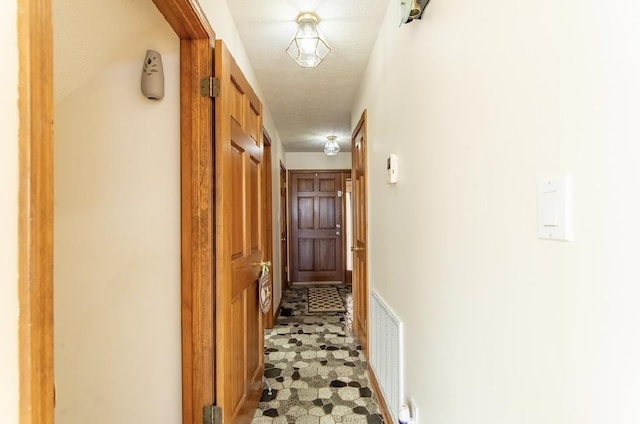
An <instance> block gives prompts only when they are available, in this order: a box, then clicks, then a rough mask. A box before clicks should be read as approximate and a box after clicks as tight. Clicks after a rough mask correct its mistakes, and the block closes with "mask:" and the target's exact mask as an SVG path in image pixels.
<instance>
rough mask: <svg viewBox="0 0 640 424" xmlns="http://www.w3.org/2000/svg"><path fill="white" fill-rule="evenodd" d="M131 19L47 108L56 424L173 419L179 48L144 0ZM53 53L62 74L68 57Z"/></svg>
mask: <svg viewBox="0 0 640 424" xmlns="http://www.w3.org/2000/svg"><path fill="white" fill-rule="evenodd" d="M123 4H124V3H123V2H108V3H105V4H103V5H102V6H101V7H99V8H98V7H96V8H95V11H94V12H93V13H94V14H92V15H88V16H82V17H81V18H82V19H89V20H91V19H100V16H102V15H103V12H104V13H105V14H114V15H117V14H118V10H117V8H118V7H124V6H123ZM54 6H55V4H54ZM113 8H116V9H115V10H114V9H113ZM103 9H108V10H103ZM55 12H56V13H55V16H56V18H60V16H61V14H64V13H71V12H70V11H69V10H60V9H57V10H56V11H55ZM131 19H132V16H128V17H127V21H126V22H131ZM136 19H137V20H138V21H139V22H140V28H141V29H140V31H139V32H137V33H136V34H135V35H134V36H132V37H130V38H129V39H127V40H125V42H123V43H120V44H119V45H115V46H113V47H114V48H113V49H111V50H109V51H103V52H101V53H102V54H101V55H97V56H100V60H101V62H102V65H101V66H100V67H98V68H95V69H93V71H92V72H91V73H90V75H89V76H87V77H86V78H85V79H84V80H83V81H80V83H79V85H78V86H77V87H75V88H74V89H73V90H71V91H69V93H68V94H66V96H64V97H63V98H62V100H61V101H59V102H58V103H57V104H56V105H55V128H54V130H55V220H54V223H55V227H54V228H55V250H54V266H55V272H54V284H55V286H54V287H55V373H56V384H57V386H56V395H57V407H56V411H55V412H56V422H57V423H59V424H64V423H71V424H75V423H88V422H91V423H95V424H100V423H105V424H106V423H121V424H127V423H129V424H133V423H143V422H144V423H146V422H150V423H151V422H153V423H167V424H169V423H171V424H175V423H179V422H181V359H180V343H181V341H180V148H179V143H180V128H179V113H180V111H179V40H178V38H177V36H176V35H175V34H174V33H173V31H172V30H171V28H170V27H169V26H168V24H167V23H166V22H165V21H164V20H163V18H162V17H161V15H160V14H159V12H158V11H157V10H156V9H155V8H154V7H153V5H152V4H151V3H149V4H148V6H147V10H146V12H145V13H141V14H139V15H137V17H136ZM123 22H124V21H123ZM150 23H152V25H151V27H149V25H150ZM54 24H55V22H54ZM57 28H58V29H60V28H61V27H60V26H58V27H57ZM143 28H144V30H143ZM108 30H109V31H118V30H119V28H118V24H117V22H115V21H112V22H111V26H110V27H109V28H108ZM81 36H82V37H86V41H87V42H91V39H92V37H101V36H103V34H102V33H101V32H97V33H95V34H94V33H91V32H87V33H85V34H81ZM98 45H100V44H99V43H98V44H96V46H98ZM55 48H56V52H55V53H56V54H55V59H56V64H58V65H60V66H62V63H61V62H63V61H64V60H65V57H68V55H72V54H73V52H69V51H65V50H64V49H65V45H60V44H57V45H56V46H55ZM148 48H153V49H155V50H158V51H159V52H160V53H161V54H162V59H163V63H164V71H165V98H164V99H163V100H162V101H158V102H157V101H151V100H147V99H146V98H144V97H143V96H142V94H141V93H140V74H141V69H142V62H143V59H144V55H145V51H146V49H148ZM87 66H93V64H87ZM57 69H60V68H57ZM85 73H86V72H83V73H82V74H85ZM57 76H58V74H56V77H57Z"/></svg>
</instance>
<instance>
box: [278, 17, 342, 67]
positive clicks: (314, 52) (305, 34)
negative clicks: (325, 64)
mask: <svg viewBox="0 0 640 424" xmlns="http://www.w3.org/2000/svg"><path fill="white" fill-rule="evenodd" d="M330 51H331V48H330V47H329V45H328V44H327V42H326V41H325V40H324V39H323V37H322V36H321V35H320V32H319V31H318V18H317V17H316V15H314V14H313V13H303V14H301V15H300V16H298V30H297V31H296V34H295V35H294V36H293V39H292V40H291V42H290V43H289V47H287V54H288V55H289V57H291V59H293V60H295V61H296V63H297V64H298V65H300V66H302V67H303V68H314V67H316V66H318V65H319V64H320V62H322V61H323V60H324V58H325V57H327V55H328V54H329V52H330Z"/></svg>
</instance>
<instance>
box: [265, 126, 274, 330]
mask: <svg viewBox="0 0 640 424" xmlns="http://www.w3.org/2000/svg"><path fill="white" fill-rule="evenodd" d="M262 139H263V140H264V151H263V154H264V156H263V159H262V163H263V164H264V193H265V196H266V198H265V201H264V203H263V204H264V223H265V234H264V237H265V241H266V244H265V252H264V258H265V261H269V262H271V273H270V275H269V279H270V280H271V281H270V283H271V307H270V308H269V312H267V314H266V315H265V316H264V321H263V328H265V329H267V328H273V323H274V319H273V310H274V307H273V284H274V280H273V276H274V270H275V265H274V262H273V241H274V240H273V181H272V180H273V175H272V172H271V171H272V167H271V160H272V158H271V137H269V134H268V133H267V130H266V129H264V128H263V129H262Z"/></svg>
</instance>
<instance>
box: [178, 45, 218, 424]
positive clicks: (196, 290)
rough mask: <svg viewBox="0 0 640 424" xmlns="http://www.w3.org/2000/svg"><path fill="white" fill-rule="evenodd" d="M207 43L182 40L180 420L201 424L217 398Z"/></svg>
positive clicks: (210, 60) (210, 127) (209, 70)
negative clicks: (204, 79) (204, 90)
mask: <svg viewBox="0 0 640 424" xmlns="http://www.w3.org/2000/svg"><path fill="white" fill-rule="evenodd" d="M212 64H213V58H212V50H211V42H210V40H209V39H200V40H181V41H180V109H181V114H180V116H181V118H180V120H181V124H180V125H181V148H180V151H181V244H182V246H181V251H182V254H181V262H182V277H181V280H182V284H181V286H182V295H181V298H182V300H181V302H182V420H183V423H184V424H190V423H192V424H195V423H199V422H200V420H201V415H202V408H203V407H204V406H205V405H207V404H211V403H213V400H214V393H215V391H214V390H215V387H214V372H215V369H214V359H213V358H214V352H215V325H214V318H213V317H214V316H215V301H214V290H215V267H214V247H213V246H214V245H213V243H214V238H215V233H214V232H215V229H214V225H213V214H214V207H215V206H214V201H213V196H214V194H213V145H212V140H213V138H212V137H213V134H212V113H213V106H212V101H211V99H209V98H206V97H201V96H200V94H199V81H200V77H201V76H203V75H211V73H212Z"/></svg>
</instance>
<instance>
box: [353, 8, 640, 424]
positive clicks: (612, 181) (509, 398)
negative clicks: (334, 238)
mask: <svg viewBox="0 0 640 424" xmlns="http://www.w3.org/2000/svg"><path fill="white" fill-rule="evenodd" d="M639 9H640V7H639V6H638V5H637V3H636V2H632V1H630V0H616V1H613V2H609V3H607V4H606V5H605V6H604V7H603V6H602V5H598V4H596V3H594V2H579V1H575V0H570V1H565V2H557V1H552V0H543V1H542V2H535V3H533V2H519V1H501V0H487V1H482V2H478V1H474V0H451V1H434V2H431V4H430V5H429V6H428V7H427V10H426V16H425V18H424V19H423V20H422V21H419V22H414V23H411V24H409V25H403V26H402V27H400V28H398V15H397V2H396V1H393V0H392V1H390V2H389V8H388V14H387V17H386V18H385V20H384V22H383V25H382V27H381V28H380V35H379V39H378V41H377V43H376V47H375V50H374V52H373V53H372V56H371V59H370V63H369V65H368V69H367V72H366V75H365V76H364V79H363V83H362V87H361V90H360V95H359V98H358V99H357V101H356V102H355V104H354V106H353V109H352V112H353V113H352V124H353V126H354V127H355V124H356V123H357V121H358V119H359V117H360V114H361V112H362V110H363V109H365V108H366V109H368V113H369V115H368V117H369V164H370V167H369V182H370V196H369V232H370V233H369V243H370V249H369V251H370V260H369V264H370V280H371V285H372V287H373V289H375V290H376V291H378V292H379V293H380V294H381V295H382V297H383V298H384V299H385V300H386V301H387V302H388V303H389V304H390V305H391V307H392V308H393V309H394V310H395V311H396V312H397V313H398V314H399V315H400V317H401V319H402V320H403V321H404V322H405V325H406V334H407V337H406V353H405V359H406V373H405V374H406V384H405V389H406V395H407V397H413V398H415V399H416V401H417V404H418V406H419V408H420V411H421V413H420V424H426V423H439V424H462V423H465V424H466V423H470V422H474V423H495V424H507V423H509V424H511V423H547V424H553V423H558V424H560V423H583V424H590V423H598V424H605V423H620V424H621V423H625V424H630V423H637V422H640V403H638V401H637V399H638V393H640V366H639V363H638V358H639V357H640V338H638V328H640V308H638V299H639V298H640V285H639V284H638V281H640V270H639V268H638V267H637V252H638V235H639V234H640V221H639V220H638V217H639V216H640V197H638V195H637V193H638V187H639V186H640V173H639V172H638V165H637V164H638V157H640V143H639V142H638V141H639V140H640V127H639V126H638V116H640V79H639V78H638V75H640V54H638V45H637V40H639V39H640V25H639V24H640V22H639V18H638V16H640V13H639V12H640V10H639ZM389 153H396V154H397V155H398V157H399V164H400V171H399V175H400V182H399V183H398V184H397V185H396V186H393V187H391V186H388V185H387V184H386V183H385V172H384V169H385V167H384V164H385V158H386V157H387V156H388V154H389ZM564 173H570V174H572V175H573V177H574V183H575V191H574V195H575V228H576V241H575V242H574V243H564V242H553V241H543V240H540V239H538V238H537V232H536V223H537V211H536V207H537V206H536V182H537V179H538V178H541V177H547V176H556V175H560V174H564Z"/></svg>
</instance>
